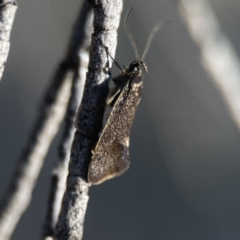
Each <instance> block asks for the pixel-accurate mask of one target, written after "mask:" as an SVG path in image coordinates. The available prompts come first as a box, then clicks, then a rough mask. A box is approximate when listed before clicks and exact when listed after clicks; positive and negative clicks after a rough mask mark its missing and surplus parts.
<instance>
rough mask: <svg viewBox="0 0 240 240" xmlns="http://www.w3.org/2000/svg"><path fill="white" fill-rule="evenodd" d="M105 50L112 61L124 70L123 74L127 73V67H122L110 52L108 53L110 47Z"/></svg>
mask: <svg viewBox="0 0 240 240" xmlns="http://www.w3.org/2000/svg"><path fill="white" fill-rule="evenodd" d="M105 49H106V52H107V54H108V55H109V56H110V58H111V59H112V61H113V62H114V64H115V65H116V66H117V67H118V68H119V69H120V70H122V71H123V72H125V71H126V69H125V67H124V66H121V65H120V64H119V63H118V62H117V61H116V60H115V59H114V58H113V57H112V56H111V54H110V52H109V51H108V47H105Z"/></svg>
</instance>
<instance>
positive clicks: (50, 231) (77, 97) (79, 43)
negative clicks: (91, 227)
mask: <svg viewBox="0 0 240 240" xmlns="http://www.w3.org/2000/svg"><path fill="white" fill-rule="evenodd" d="M92 16H93V15H92V11H91V7H90V5H89V4H88V3H87V1H85V2H84V3H83V6H82V8H81V11H80V14H79V16H78V18H77V20H76V23H75V25H74V28H73V32H72V37H71V40H70V45H72V46H75V47H74V48H70V49H71V50H75V51H74V52H72V53H71V55H72V56H71V57H70V59H71V60H72V61H73V63H72V65H73V66H74V78H73V85H72V89H71V97H70V100H69V103H68V108H67V112H66V116H65V125H64V131H63V136H62V139H61V144H60V147H59V159H58V163H57V166H56V167H55V169H54V170H53V172H52V177H51V188H50V196H49V202H48V207H47V215H46V219H45V223H44V229H43V236H42V237H43V238H44V239H46V240H47V239H48V240H50V239H53V236H54V228H55V225H56V222H57V218H58V215H59V212H60V208H61V201H62V197H63V194H64V191H65V188H66V179H67V174H68V164H69V159H70V150H71V145H72V141H73V137H74V132H75V126H74V120H75V116H76V113H77V110H78V107H79V105H80V102H81V99H82V94H83V89H84V85H85V80H86V72H87V66H88V62H89V47H90V40H91V34H92Z"/></svg>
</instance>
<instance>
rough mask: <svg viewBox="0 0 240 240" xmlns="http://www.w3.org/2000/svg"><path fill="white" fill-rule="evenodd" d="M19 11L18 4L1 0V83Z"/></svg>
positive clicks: (8, 0)
mask: <svg viewBox="0 0 240 240" xmlns="http://www.w3.org/2000/svg"><path fill="white" fill-rule="evenodd" d="M16 10H17V2H16V1H10V0H0V81H1V79H2V75H3V71H4V67H5V63H6V61H7V57H8V52H9V48H10V42H9V40H10V33H11V30H12V25H13V21H14V17H15V13H16Z"/></svg>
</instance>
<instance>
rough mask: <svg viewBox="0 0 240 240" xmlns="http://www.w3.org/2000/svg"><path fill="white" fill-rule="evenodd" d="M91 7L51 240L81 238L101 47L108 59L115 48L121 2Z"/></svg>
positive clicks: (102, 68) (100, 108)
mask: <svg viewBox="0 0 240 240" xmlns="http://www.w3.org/2000/svg"><path fill="white" fill-rule="evenodd" d="M89 2H90V3H91V4H92V6H93V8H94V21H93V26H94V33H93V35H92V43H91V51H90V62H89V66H88V73H87V79H86V85H85V90H84V95H83V99H82V104H81V106H80V109H79V114H78V117H77V120H76V128H77V131H76V133H75V136H74V141H73V145H72V149H71V157H70V163H69V175H68V177H67V189H66V192H65V194H64V197H63V202H62V208H61V212H60V215H59V219H58V222H57V226H56V233H55V239H58V240H60V239H61V240H70V239H78V240H80V239H82V235H83V224H84V218H85V213H86V209H87V203H88V198H89V197H88V188H89V184H88V183H87V170H88V165H89V162H90V159H91V150H92V148H93V146H94V145H95V143H96V141H97V139H98V133H99V132H100V130H101V128H102V119H103V114H104V106H105V102H106V98H107V95H108V81H109V79H110V74H109V70H108V68H109V61H108V56H107V54H106V51H105V47H106V46H107V47H108V48H109V51H110V53H111V55H112V56H114V55H115V54H114V53H115V49H116V45H117V29H118V27H119V22H120V14H121V12H122V0H115V1H108V0H98V1H96V0H91V1H90V0H89Z"/></svg>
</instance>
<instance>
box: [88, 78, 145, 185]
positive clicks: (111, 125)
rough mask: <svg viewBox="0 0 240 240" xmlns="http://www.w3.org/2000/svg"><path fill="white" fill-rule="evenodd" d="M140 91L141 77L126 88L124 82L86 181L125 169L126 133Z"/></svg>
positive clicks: (112, 174) (127, 159) (127, 135)
mask: <svg viewBox="0 0 240 240" xmlns="http://www.w3.org/2000/svg"><path fill="white" fill-rule="evenodd" d="M141 90H142V78H136V84H135V81H134V79H133V81H132V84H131V88H130V90H129V84H128V83H127V84H125V86H124V88H123V89H122V91H121V93H120V94H119V96H118V98H117V100H116V102H115V104H114V106H113V108H112V111H111V113H110V115H109V118H108V120H107V122H106V125H105V127H104V129H103V131H102V134H101V136H100V138H99V140H98V143H97V145H96V147H95V149H94V151H93V155H92V159H91V162H90V165H89V169H88V181H89V182H90V183H92V184H99V183H102V182H103V181H105V180H107V179H110V178H113V177H115V176H118V175H120V174H122V173H123V172H124V171H126V170H127V169H128V168H129V165H130V161H129V134H130V130H131V126H132V123H133V119H134V116H135V111H136V108H137V106H138V104H139V102H140V99H141Z"/></svg>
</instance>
